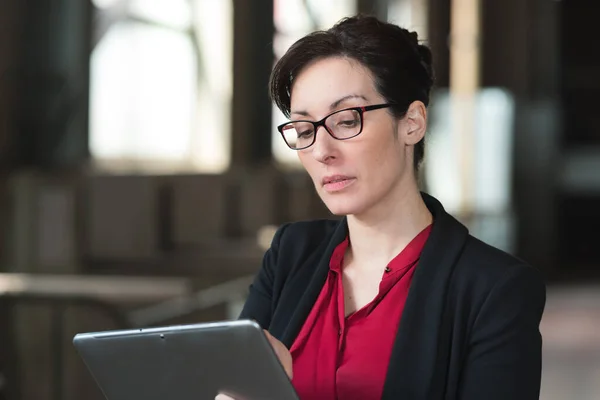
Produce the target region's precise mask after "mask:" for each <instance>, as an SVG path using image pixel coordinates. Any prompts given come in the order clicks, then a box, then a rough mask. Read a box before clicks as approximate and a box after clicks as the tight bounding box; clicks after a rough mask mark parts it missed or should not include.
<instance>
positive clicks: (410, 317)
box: [382, 194, 468, 400]
mask: <svg viewBox="0 0 600 400" xmlns="http://www.w3.org/2000/svg"><path fill="white" fill-rule="evenodd" d="M423 197H424V200H425V203H426V204H427V206H428V208H429V209H430V210H431V212H432V214H433V215H434V224H433V228H432V231H431V233H430V236H429V239H428V241H427V243H426V244H425V247H424V249H423V253H422V255H421V259H420V261H419V264H418V266H417V269H416V271H415V275H414V277H413V281H412V283H411V287H410V290H409V293H408V298H407V299H406V305H405V307H404V311H403V314H402V318H401V321H400V325H399V328H398V333H397V335H396V340H395V343H394V347H393V350H392V356H391V358H390V364H389V367H388V372H387V376H386V381H385V385H384V390H383V397H382V398H383V399H404V400H412V399H420V400H422V399H441V398H442V395H443V392H444V384H443V383H444V381H445V376H444V371H445V368H446V365H445V364H444V363H443V360H444V359H445V358H446V356H447V351H448V343H446V338H447V337H448V335H447V332H446V331H447V329H448V326H446V325H444V324H443V313H444V305H445V303H446V293H447V288H448V282H449V280H450V276H451V274H452V271H453V269H454V265H455V262H456V260H457V259H458V257H459V256H460V253H461V251H462V249H463V247H464V245H465V242H466V240H467V237H468V231H467V229H466V228H465V227H464V226H463V225H462V224H460V223H459V222H458V221H456V220H455V219H454V218H453V217H452V216H450V214H448V213H447V212H446V211H445V210H444V209H443V207H442V205H441V204H440V203H439V202H438V201H437V200H435V199H434V198H433V197H431V196H428V195H426V194H423ZM436 368H437V369H436Z"/></svg>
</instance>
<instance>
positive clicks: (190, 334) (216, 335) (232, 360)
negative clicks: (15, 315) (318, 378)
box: [73, 320, 298, 400]
mask: <svg viewBox="0 0 600 400" xmlns="http://www.w3.org/2000/svg"><path fill="white" fill-rule="evenodd" d="M73 344H74V346H75V348H76V349H77V352H78V353H79V355H80V356H81V358H82V359H83V361H84V363H85V365H86V366H87V368H88V370H89V371H90V373H91V374H92V376H93V377H94V379H95V381H96V383H97V384H98V386H99V387H100V389H101V390H102V392H103V393H104V396H105V397H106V398H107V399H108V400H131V399H144V400H205V399H206V400H213V399H214V398H215V396H216V395H217V394H218V393H224V394H227V395H229V396H230V397H233V398H234V399H236V400H255V399H256V400H258V399H261V400H263V399H264V400H268V399H273V400H298V396H297V394H296V392H295V391H294V388H293V386H292V384H291V382H290V380H289V378H288V376H287V374H286V373H285V371H284V369H283V367H282V365H281V363H280V362H279V359H278V358H277V355H276V354H275V351H274V350H273V348H272V347H271V344H270V343H269V341H268V339H267V337H266V336H265V334H264V332H263V331H262V329H261V327H260V326H259V325H258V324H257V323H255V322H254V321H249V320H239V321H226V322H215V323H203V324H193V325H180V326H169V327H159V328H149V329H131V330H118V331H106V332H96V333H80V334H77V335H76V336H75V337H74V338H73Z"/></svg>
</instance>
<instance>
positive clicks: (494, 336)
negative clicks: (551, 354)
mask: <svg viewBox="0 0 600 400" xmlns="http://www.w3.org/2000/svg"><path fill="white" fill-rule="evenodd" d="M545 303H546V287H545V285H544V283H543V280H542V278H541V276H540V274H539V273H538V272H537V271H536V270H535V269H533V268H531V267H529V266H527V267H522V266H519V267H517V268H511V270H510V272H509V273H508V274H507V276H505V277H504V279H501V280H500V281H499V282H498V283H497V284H496V285H495V287H494V288H493V289H492V291H491V292H490V294H489V295H488V297H487V299H486V300H485V302H484V303H483V306H482V307H481V309H480V311H479V314H478V315H477V317H476V319H475V322H474V325H473V330H472V334H471V337H470V345H469V349H468V353H467V356H466V362H465V366H464V368H463V373H462V379H461V385H460V389H459V396H458V398H459V399H461V400H481V399H486V400H506V399H512V400H534V399H535V400H538V399H539V395H540V384H541V370H542V337H541V334H540V331H539V324H540V321H541V318H542V313H543V310H544V307H545Z"/></svg>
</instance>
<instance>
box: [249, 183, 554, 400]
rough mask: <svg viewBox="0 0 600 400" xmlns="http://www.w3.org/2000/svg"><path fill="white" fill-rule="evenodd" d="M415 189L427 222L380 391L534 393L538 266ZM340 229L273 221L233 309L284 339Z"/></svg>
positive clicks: (404, 395) (512, 399) (520, 397)
mask: <svg viewBox="0 0 600 400" xmlns="http://www.w3.org/2000/svg"><path fill="white" fill-rule="evenodd" d="M423 198H424V200H425V203H426V204H427V207H428V208H429V209H430V210H431V212H432V214H433V216H434V223H433V228H432V231H431V234H430V236H429V239H428V241H427V243H426V244H425V247H424V249H423V253H422V255H421V259H420V261H419V264H418V266H417V269H416V271H415V274H414V277H413V281H412V284H411V287H410V290H409V294H408V298H407V301H406V304H405V308H404V312H403V314H402V319H401V322H400V326H399V328H398V333H397V335H396V340H395V343H394V347H393V350H392V356H391V359H390V364H389V368H388V372H387V376H386V380H385V385H384V390H383V397H382V398H383V399H386V400H387V399H390V400H391V399H394V400H395V399H402V400H413V399H414V400H417V399H419V400H425V399H428V400H429V399H431V400H442V399H444V400H454V399H457V400H458V399H460V400H533V399H539V391H540V381H541V359H542V338H541V335H540V332H539V323H540V319H541V317H542V313H543V309H544V305H545V301H546V289H545V285H544V283H543V280H542V278H541V275H540V273H539V272H538V271H537V270H535V269H533V268H531V267H529V266H528V265H526V264H525V263H524V262H523V261H521V260H519V259H517V258H515V257H512V256H510V255H508V254H506V253H504V252H502V251H500V250H498V249H496V248H493V247H491V246H489V245H487V244H485V243H483V242H481V241H479V240H477V239H476V238H474V237H472V236H470V235H469V233H468V231H467V229H466V228H465V227H464V226H463V225H462V224H461V223H459V222H458V221H457V220H456V219H454V218H453V217H452V216H450V214H448V213H447V212H446V211H445V210H444V208H443V207H442V205H441V204H440V203H439V202H438V201H437V200H436V199H434V198H433V197H431V196H429V195H426V194H423ZM346 235H347V222H346V219H345V218H344V219H342V220H341V221H329V220H319V221H312V222H297V223H293V224H287V225H283V226H282V227H280V228H279V230H278V231H277V233H276V234H275V236H274V239H273V242H272V245H271V248H270V249H269V250H268V251H267V252H266V254H265V257H264V260H263V265H262V269H261V270H260V272H259V273H258V275H257V276H256V278H255V280H254V283H253V284H252V286H251V287H250V294H249V296H248V299H247V301H246V303H245V305H244V308H243V310H242V313H241V316H240V317H241V318H251V319H255V320H256V321H257V322H258V323H259V324H260V325H261V326H262V327H263V328H265V329H268V330H269V332H270V333H271V334H272V335H273V336H275V337H276V338H278V339H279V340H281V341H282V342H283V343H284V344H285V345H286V346H287V347H288V348H289V347H290V346H291V344H292V343H293V341H294V339H295V338H296V336H297V335H298V333H299V331H300V328H301V327H302V324H303V323H304V321H305V320H306V318H307V316H308V314H309V312H310V310H311V308H312V306H313V304H314V303H315V300H316V299H317V296H318V295H319V293H320V291H321V288H322V286H323V284H324V283H325V279H326V277H327V273H328V270H329V258H330V257H331V254H332V252H333V249H334V248H335V247H336V246H337V245H338V244H339V243H340V242H342V241H343V240H344V238H345V237H346ZM303 400H304V399H303ZM340 400H343V399H340Z"/></svg>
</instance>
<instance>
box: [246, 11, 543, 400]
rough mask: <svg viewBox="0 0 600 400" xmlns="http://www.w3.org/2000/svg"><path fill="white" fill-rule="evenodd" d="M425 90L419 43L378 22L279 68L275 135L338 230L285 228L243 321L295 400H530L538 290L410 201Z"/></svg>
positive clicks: (316, 44)
mask: <svg viewBox="0 0 600 400" xmlns="http://www.w3.org/2000/svg"><path fill="white" fill-rule="evenodd" d="M432 84H433V74H432V67H431V53H430V51H429V50H428V49H427V48H426V47H425V46H423V45H420V44H419V43H418V41H417V35H416V33H414V32H409V31H407V30H405V29H401V28H399V27H397V26H395V25H391V24H388V23H384V22H381V21H378V20H377V19H375V18H373V17H352V18H347V19H344V20H342V21H341V22H339V23H338V24H336V25H335V26H334V27H332V28H331V29H329V30H328V31H325V32H316V33H313V34H310V35H308V36H306V37H304V38H302V39H300V40H299V41H298V42H296V43H295V44H294V45H293V46H292V47H291V48H290V49H289V50H288V52H287V53H286V54H285V55H284V57H283V58H282V59H281V60H279V62H278V63H277V65H276V66H275V68H274V71H273V74H272V78H271V94H272V97H273V100H274V101H275V103H276V104H277V105H278V107H279V108H280V109H281V110H282V111H283V113H284V114H286V116H289V117H290V119H291V122H288V123H286V124H283V125H282V126H280V127H279V131H280V132H281V134H282V137H283V139H284V140H285V141H286V143H287V145H288V146H289V147H290V148H291V149H293V150H294V151H297V152H298V156H299V158H300V161H301V163H302V165H303V166H304V168H305V169H306V171H307V172H308V174H309V175H310V177H311V178H312V180H313V182H314V185H315V188H316V190H317V192H318V194H319V196H320V197H321V199H322V200H323V202H324V203H325V204H326V206H327V207H328V208H329V210H330V211H331V212H332V213H333V214H336V215H340V216H343V218H342V219H341V221H325V220H320V221H311V222H298V223H292V224H287V225H284V226H282V227H281V228H280V229H279V230H278V231H277V233H276V234H275V237H274V239H273V242H272V246H271V248H270V249H269V250H268V251H267V253H266V255H265V257H264V262H263V266H262V269H261V270H260V272H259V274H258V276H257V277H256V279H255V281H254V283H253V285H252V286H251V288H250V294H249V297H248V299H247V302H246V304H245V307H244V309H243V311H242V314H241V318H252V319H255V320H256V321H257V322H258V323H259V324H260V325H261V326H262V327H263V328H264V329H265V330H267V331H268V332H269V335H268V336H269V339H270V340H271V342H272V344H273V346H274V348H275V350H276V352H277V354H278V355H279V358H280V360H281V362H282V364H283V365H284V367H285V368H286V370H287V371H288V373H289V375H290V376H291V377H292V383H293V384H294V387H295V388H296V390H297V392H298V394H299V396H300V398H301V399H342V400H346V399H361V400H368V399H381V398H382V399H404V400H410V399H446V400H448V399H462V400H490V399H498V400H500V399H501V400H507V399H512V400H514V399H523V400H532V399H537V398H538V397H539V389H540V374H541V345H542V341H541V336H540V332H539V323H540V319H541V316H542V312H543V308H544V304H545V286H544V283H543V281H542V279H541V277H540V274H539V273H538V272H537V271H536V270H534V269H533V268H531V267H529V266H527V265H526V264H525V263H524V262H523V261H521V260H518V259H516V258H514V257H512V256H510V255H508V254H505V253H503V252H502V251H500V250H497V249H495V248H493V247H490V246H488V245H486V244H484V243H482V242H481V241H479V240H477V239H475V238H474V237H472V236H470V235H469V233H468V231H467V229H466V228H465V227H464V226H463V225H461V224H460V223H459V222H458V221H457V220H455V219H454V218H453V217H451V216H450V215H449V214H448V213H447V212H446V211H444V208H443V207H442V205H441V204H440V203H439V202H438V201H437V200H436V199H434V198H433V197H431V196H429V195H427V194H424V193H421V192H420V191H419V188H418V185H417V178H416V175H417V174H416V172H417V168H418V166H419V164H420V162H421V160H422V158H423V153H424V144H423V143H424V141H423V138H424V136H425V131H426V128H427V105H428V101H429V92H430V89H431V87H432ZM288 349H289V350H288Z"/></svg>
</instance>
